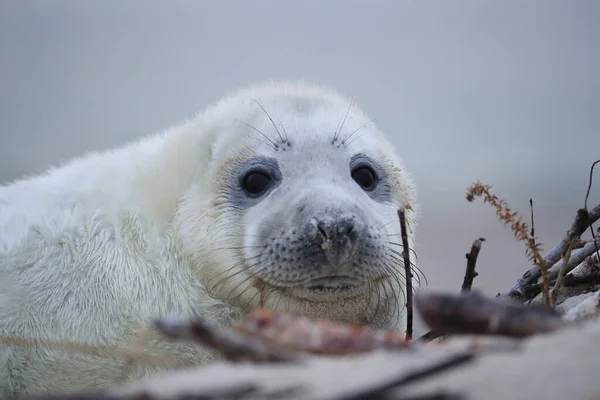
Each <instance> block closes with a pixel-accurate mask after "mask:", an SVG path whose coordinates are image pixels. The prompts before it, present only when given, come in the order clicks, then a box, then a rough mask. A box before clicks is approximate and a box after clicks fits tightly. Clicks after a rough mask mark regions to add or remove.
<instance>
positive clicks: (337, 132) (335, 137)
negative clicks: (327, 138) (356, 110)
mask: <svg viewBox="0 0 600 400" xmlns="http://www.w3.org/2000/svg"><path fill="white" fill-rule="evenodd" d="M353 105H354V96H352V98H351V99H350V101H349V102H348V109H347V110H346V114H345V115H344V118H342V120H341V121H340V122H339V123H338V127H337V128H336V129H335V133H334V135H333V139H332V141H331V144H334V143H335V142H336V141H337V140H338V138H339V137H340V133H341V132H342V128H343V127H344V124H345V123H346V119H347V118H348V115H349V114H350V110H352V106H353Z"/></svg>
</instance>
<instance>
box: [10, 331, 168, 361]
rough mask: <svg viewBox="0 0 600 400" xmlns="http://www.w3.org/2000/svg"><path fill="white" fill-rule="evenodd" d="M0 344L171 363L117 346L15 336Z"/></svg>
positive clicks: (165, 359) (161, 358) (125, 359)
mask: <svg viewBox="0 0 600 400" xmlns="http://www.w3.org/2000/svg"><path fill="white" fill-rule="evenodd" d="M0 343H2V344H6V345H9V346H18V347H26V346H31V347H45V348H48V349H60V350H63V351H69V352H74V353H82V354H88V355H91V356H96V357H102V358H115V359H123V360H124V361H127V360H133V361H135V362H137V363H142V364H148V365H155V366H163V367H169V366H172V363H171V362H169V360H168V359H167V358H165V357H158V356H152V355H148V354H144V353H143V352H141V351H133V350H129V349H125V348H120V347H117V346H101V345H89V344H85V343H74V342H66V341H60V340H48V339H36V338H22V337H16V336H0Z"/></svg>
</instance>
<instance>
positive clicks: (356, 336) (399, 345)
mask: <svg viewBox="0 0 600 400" xmlns="http://www.w3.org/2000/svg"><path fill="white" fill-rule="evenodd" d="M234 329H235V330H236V331H237V332H240V333H241V334H243V335H244V336H246V337H249V338H254V339H259V340H261V341H262V342H265V343H268V344H270V345H273V346H274V347H277V348H281V349H286V350H293V351H298V352H304V353H313V354H327V355H344V354H351V353H363V352H368V351H372V350H375V349H395V350H404V349H408V348H410V347H411V346H410V345H411V343H410V341H408V340H406V339H405V338H404V337H402V335H401V334H400V333H398V332H395V331H380V330H374V329H369V328H366V327H361V326H357V325H343V324H336V323H333V322H329V321H325V320H320V321H313V320H311V319H309V318H306V317H297V316H293V315H287V314H277V313H273V312H271V311H266V310H257V311H253V312H251V313H249V314H248V315H247V316H245V317H244V318H242V319H241V320H240V321H239V322H238V323H237V324H236V325H235V326H234Z"/></svg>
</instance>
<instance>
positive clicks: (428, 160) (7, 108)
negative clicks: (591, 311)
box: [0, 0, 600, 331]
mask: <svg viewBox="0 0 600 400" xmlns="http://www.w3.org/2000/svg"><path fill="white" fill-rule="evenodd" d="M0 55H1V62H0V93H1V96H0V182H6V181H9V180H12V179H14V178H17V177H20V176H23V175H25V174H33V173H38V172H41V171H43V170H44V169H45V168H47V167H48V166H49V165H50V164H56V163H58V162H62V161H66V160H68V159H69V158H71V157H74V156H77V155H81V154H82V153H84V152H85V151H88V150H91V149H106V148H109V147H112V146H117V145H120V144H122V143H123V142H125V141H128V140H131V139H133V138H136V137H139V136H141V135H145V134H149V133H154V132H158V131H160V130H162V129H164V128H166V127H168V126H170V125H171V124H174V123H177V122H179V121H180V120H182V119H183V118H186V117H188V116H190V115H191V114H193V113H195V112H196V111H198V110H200V109H201V108H203V107H204V106H206V105H207V104H208V103H210V102H212V101H215V100H217V99H218V98H219V97H220V96H222V95H224V94H226V93H227V92H229V91H231V90H232V89H235V88H237V87H239V86H243V85H246V84H248V83H251V82H255V81H261V80H266V79H270V78H282V79H296V78H303V79H306V80H309V81H312V82H316V83H321V84H325V85H327V86H331V87H334V88H336V89H338V90H340V91H342V92H344V93H346V94H350V95H355V97H356V99H357V101H358V103H359V104H360V105H361V106H362V107H363V108H364V109H366V111H367V112H368V113H369V114H370V115H372V116H373V118H375V119H376V124H377V125H378V126H379V127H380V128H381V129H383V130H384V131H386V132H387V133H388V134H389V135H390V136H391V137H392V140H393V141H394V142H395V144H396V145H397V147H398V150H399V152H400V153H401V155H402V157H403V158H404V160H405V163H406V166H407V167H408V169H409V170H410V171H411V172H412V174H413V176H414V178H415V180H416V183H417V187H418V190H419V197H420V202H421V205H422V206H421V212H422V217H421V223H420V226H419V228H418V232H417V234H418V236H417V237H418V247H417V252H418V254H419V264H420V267H421V268H422V269H423V270H424V271H425V273H426V274H427V276H428V278H429V287H430V288H435V289H438V288H443V289H449V290H453V291H458V290H459V289H460V284H461V282H462V277H463V271H464V266H465V253H466V252H467V251H468V249H469V247H470V245H471V243H472V241H473V240H474V239H475V238H477V237H480V236H483V237H485V238H487V239H488V241H487V242H486V243H485V244H484V248H483V250H482V252H481V254H480V258H479V263H478V265H479V272H480V274H481V275H480V277H479V278H477V279H476V281H475V285H476V286H477V287H480V288H482V289H483V290H484V291H485V292H486V293H488V294H492V295H493V294H496V293H497V292H502V291H505V290H507V289H508V288H509V287H510V286H511V284H512V283H513V282H514V281H515V279H516V278H518V275H519V274H520V273H521V272H523V271H525V270H526V269H528V268H529V265H528V262H527V260H526V258H525V250H524V247H523V244H522V243H516V241H515V240H514V238H513V235H512V233H511V232H510V230H509V229H508V228H506V227H504V226H503V225H502V224H501V223H499V222H498V221H497V220H496V216H495V214H494V211H493V210H492V209H491V208H490V207H489V206H488V205H483V204H482V203H481V201H480V200H478V201H477V202H475V203H474V204H470V203H468V202H467V201H466V200H465V198H464V194H465V188H466V187H467V186H468V185H469V184H470V183H471V182H472V181H474V180H482V181H483V182H485V183H488V184H492V185H493V186H494V189H493V190H494V192H495V193H496V194H497V195H498V196H500V197H503V198H505V199H506V200H507V201H508V202H509V203H510V205H511V206H512V207H513V208H514V209H516V210H519V211H520V212H521V213H522V214H523V215H524V216H525V217H527V219H529V205H528V201H529V198H530V197H532V198H533V199H534V202H535V214H536V217H535V222H536V231H537V232H536V233H537V234H538V236H539V239H540V241H541V242H542V244H543V245H544V246H543V247H544V249H546V250H547V249H549V248H550V247H551V246H552V245H554V244H555V243H556V242H557V241H558V240H559V239H560V238H561V237H562V235H563V233H564V231H565V230H566V229H567V227H568V225H569V224H570V222H571V220H572V218H573V216H574V215H575V210H576V209H577V208H578V207H581V206H582V205H583V199H584V195H585V190H586V188H587V182H588V172H589V167H590V165H591V163H592V161H593V160H595V159H598V158H600V77H599V74H600V2H598V1H597V0H587V1H586V0H577V1H558V0H536V1H534V0H530V1H525V0H522V1H511V0H503V1H485V0H472V1H442V0H439V1H399V0H369V1H368V0H362V1H357V0H337V1H334V0H329V1H325V0H302V1H300V0H297V1H281V0H279V1H276V0H254V1H247V0H246V1H244V0H238V1H231V0H218V1H217V0H213V1H200V0H197V1H181V0H171V1H160V2H159V1H140V0H120V1H116V0H102V1H99V0H87V1H79V0H70V1H65V0H52V1H43V0H38V1H31V0H19V1H9V0H3V1H1V2H0ZM596 179H597V181H598V183H597V184H596V187H595V189H594V190H593V191H592V197H591V202H592V203H594V204H596V203H598V202H599V201H600V171H599V173H598V175H597V178H596ZM420 330H421V328H419V331H420Z"/></svg>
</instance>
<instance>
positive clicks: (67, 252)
mask: <svg viewBox="0 0 600 400" xmlns="http://www.w3.org/2000/svg"><path fill="white" fill-rule="evenodd" d="M253 99H260V101H261V104H262V105H264V107H265V108H266V109H267V110H269V112H270V113H271V114H272V115H276V116H277V118H278V119H279V120H281V121H283V124H284V125H285V126H286V128H287V131H288V134H290V135H291V136H292V137H294V138H298V139H302V140H304V139H306V141H307V143H305V145H306V146H309V145H310V143H311V142H310V141H311V140H315V139H314V137H313V136H311V135H309V134H307V133H306V132H315V131H316V132H321V131H322V132H328V133H331V132H333V130H334V129H335V128H336V125H338V123H339V122H340V119H341V118H342V117H343V116H344V114H345V113H346V112H347V110H348V104H349V103H348V100H347V99H345V98H342V97H339V96H337V95H336V94H334V93H332V92H330V91H327V90H325V89H320V88H316V87H313V86H309V85H305V84H301V83H298V84H275V83H270V84H265V85H257V86H254V87H251V88H248V89H245V90H242V91H239V92H237V93H235V94H233V95H232V96H229V97H227V98H225V99H224V100H222V101H221V102H219V103H217V104H216V105H214V106H212V107H210V108H208V109H207V110H205V111H204V112H203V113H201V114H199V115H197V116H195V117H194V118H193V119H191V120H189V121H186V122H185V123H183V124H181V125H179V126H176V127H174V128H172V129H170V130H168V131H166V132H164V133H163V134H160V135H154V136H150V137H147V138H144V139H141V140H139V141H137V142H134V143H129V144H127V145H125V146H123V147H121V148H118V149H115V150H111V151H107V152H103V153H91V154H87V155H86V156H84V157H83V158H80V159H76V160H73V161H71V162H69V163H67V164H65V165H63V166H60V167H58V168H54V169H51V170H49V171H48V172H47V173H45V174H43V175H39V176H35V177H30V178H27V179H23V180H19V181H16V182H13V183H11V184H10V185H7V186H2V187H0V334H1V335H14V336H19V337H29V338H42V339H53V340H64V341H71V342H78V343H89V344H99V345H114V346H130V345H131V344H132V342H133V341H134V339H135V338H134V336H135V335H136V333H138V332H141V331H142V330H144V329H145V328H147V327H148V326H149V324H150V323H151V321H152V320H154V319H156V318H159V317H165V316H175V317H183V318H190V317H194V316H200V317H202V318H204V319H206V320H208V321H210V322H212V323H214V324H217V325H220V326H222V327H228V326H230V325H231V323H232V321H234V320H235V319H236V318H237V317H238V316H239V313H240V310H239V309H238V307H236V306H237V305H239V304H236V302H235V301H232V300H231V299H227V296H228V294H229V293H230V292H231V290H232V289H233V285H237V284H239V283H240V282H241V281H240V280H237V281H235V280H231V282H230V283H228V286H226V287H221V288H220V289H219V291H218V292H215V293H211V296H209V295H208V293H207V290H206V289H205V282H207V281H208V280H210V279H211V278H212V277H214V276H215V275H218V274H219V273H222V272H223V270H224V268H225V267H228V266H232V265H235V264H236V262H239V259H237V258H236V257H237V256H236V254H235V253H234V252H232V251H230V250H227V248H229V249H231V248H233V247H235V246H238V245H239V246H242V245H243V239H242V235H241V234H240V232H243V231H244V229H243V225H244V224H245V223H246V220H245V218H244V215H243V213H242V212H240V211H235V210H231V209H230V208H228V205H227V204H226V200H225V199H224V198H223V197H222V196H221V192H220V189H221V188H220V186H219V185H220V183H221V182H222V180H223V179H224V174H225V173H226V171H227V165H228V162H230V161H231V160H234V159H237V158H239V157H242V156H244V155H245V154H249V153H253V152H261V151H264V147H265V146H264V145H262V144H261V142H260V141H259V140H257V137H258V136H257V134H256V132H251V131H250V130H249V129H248V128H247V127H246V126H244V125H243V124H241V123H240V122H239V121H246V122H248V123H251V124H252V125H253V126H255V127H257V128H258V129H260V130H262V131H269V132H270V133H272V132H273V129H272V126H271V125H270V121H269V120H268V119H267V118H266V117H265V115H264V114H263V113H262V111H260V110H259V109H258V110H257V107H256V104H255V103H254V102H253V101H252V100H253ZM259 111H260V112H259ZM364 122H367V118H366V116H365V115H364V114H363V113H362V112H361V111H360V110H358V109H357V108H356V106H353V107H352V112H351V113H350V114H349V116H348V120H347V122H346V123H345V124H346V126H347V130H349V131H351V130H353V129H356V128H357V127H358V126H360V125H361V124H363V123H364ZM365 129H368V134H365V135H364V136H362V137H361V138H360V139H359V140H357V141H356V142H355V143H354V144H352V146H357V148H360V149H365V150H369V151H371V152H374V153H375V154H378V155H380V156H381V158H383V159H384V161H385V163H384V166H385V167H386V168H389V170H390V171H394V178H395V179H396V181H395V185H394V187H393V189H394V192H393V197H394V206H396V207H404V206H409V208H412V210H413V211H411V210H410V209H409V210H408V211H407V212H408V215H409V221H410V222H411V228H413V227H414V215H415V211H416V204H415V198H414V191H413V188H412V185H411V184H410V181H409V178H408V176H407V175H406V173H405V172H404V171H403V170H401V164H400V161H399V160H397V158H396V156H395V155H394V153H393V148H392V146H391V145H390V144H389V143H388V142H387V140H386V139H385V137H384V136H383V135H382V134H381V133H380V132H379V131H377V130H376V129H375V128H374V127H373V126H372V125H371V126H369V127H368V128H365ZM303 132H304V133H303ZM324 134H325V133H323V135H324ZM316 137H318V135H317V136H316ZM297 142H298V141H297ZM315 144H317V145H318V143H315ZM261 146H262V147H261ZM307 148H309V147H307ZM322 157H323V155H321V154H320V153H317V152H315V153H314V154H313V153H311V152H305V153H304V154H301V155H300V156H298V158H297V159H296V161H295V162H297V163H298V168H300V169H302V168H304V167H303V165H304V166H306V165H310V163H318V162H320V158H322ZM392 231H393V230H392ZM393 232H397V230H396V231H393ZM231 233H234V234H235V233H237V236H238V238H237V239H236V237H235V235H228V234H231ZM410 240H411V242H412V235H411V239H410ZM248 293H252V290H249V291H248ZM248 295H249V294H248ZM227 300H228V301H227ZM282 307H283V306H282ZM150 335H151V336H150V339H151V341H150V343H149V344H147V345H146V348H147V349H148V351H149V352H151V353H154V354H158V355H168V356H169V357H171V358H174V359H177V360H179V361H180V362H181V363H183V364H190V363H196V364H203V363H207V362H209V361H210V360H211V359H212V354H211V353H209V352H207V351H206V350H204V349H202V348H200V347H198V346H195V345H191V344H190V345H188V344H175V343H173V342H169V341H165V340H162V339H160V338H158V337H157V336H153V334H150ZM122 365H123V361H121V360H114V359H110V358H98V357H92V356H88V355H81V354H77V353H73V352H64V351H61V350H57V349H48V348H39V347H17V346H6V345H0V395H10V394H33V393H44V392H52V391H62V390H76V389H87V388H96V389H100V388H104V387H108V386H111V385H112V384H114V383H115V382H116V381H117V380H118V379H120V377H121V374H122V373H123V371H122ZM157 371H159V370H157V369H151V368H150V367H144V366H139V367H136V368H134V369H131V370H128V375H127V379H134V378H139V377H142V376H145V375H148V374H150V373H155V372H157Z"/></svg>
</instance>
